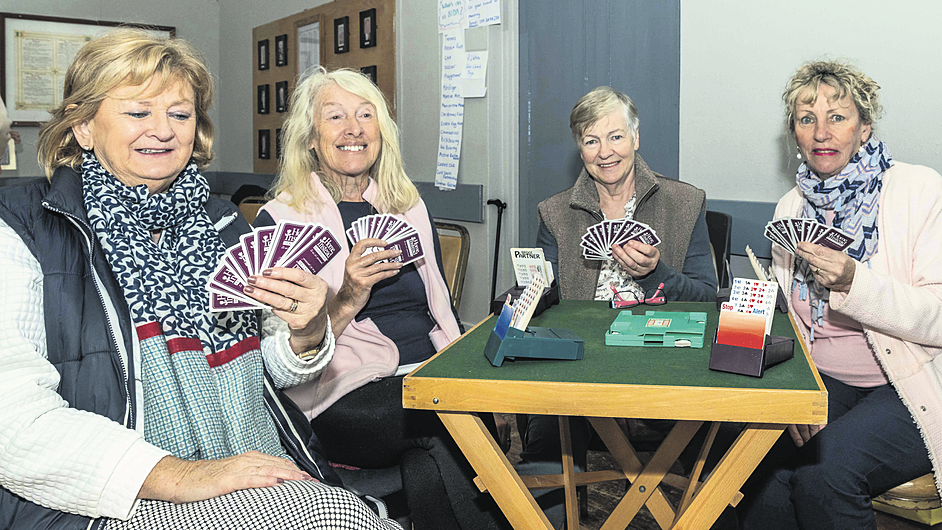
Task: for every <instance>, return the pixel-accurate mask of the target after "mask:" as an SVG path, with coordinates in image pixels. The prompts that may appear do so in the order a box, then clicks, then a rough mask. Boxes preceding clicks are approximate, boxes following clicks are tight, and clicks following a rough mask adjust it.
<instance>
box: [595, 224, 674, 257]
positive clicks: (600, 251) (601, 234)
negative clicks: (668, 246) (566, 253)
mask: <svg viewBox="0 0 942 530" xmlns="http://www.w3.org/2000/svg"><path fill="white" fill-rule="evenodd" d="M628 241H640V242H642V243H644V244H647V245H657V244H659V243H660V242H661V240H660V238H658V237H657V234H656V233H655V232H654V229H653V228H651V227H649V226H648V225H646V224H644V223H641V222H638V221H633V220H630V219H615V220H605V221H602V222H601V223H597V224H594V225H592V226H590V227H589V228H587V229H586V232H585V234H583V235H582V239H581V242H580V243H579V245H580V246H581V247H582V256H583V257H584V258H585V259H592V260H610V259H614V258H613V257H612V245H619V246H620V245H624V244H625V243H627V242H628Z"/></svg>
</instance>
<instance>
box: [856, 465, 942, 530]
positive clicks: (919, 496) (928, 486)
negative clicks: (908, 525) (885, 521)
mask: <svg viewBox="0 0 942 530" xmlns="http://www.w3.org/2000/svg"><path fill="white" fill-rule="evenodd" d="M873 508H874V509H875V510H879V511H881V512H885V513H889V514H892V515H895V516H897V517H902V518H904V519H909V520H911V521H916V522H919V523H922V524H926V525H935V524H938V523H940V522H942V500H940V499H939V492H938V491H937V490H936V487H935V477H934V476H933V475H932V473H929V474H928V475H923V476H921V477H919V478H917V479H915V480H912V481H910V482H906V483H905V484H901V485H899V486H897V487H895V488H893V489H891V490H890V491H888V492H886V493H884V494H883V495H880V496H879V497H874V499H873Z"/></svg>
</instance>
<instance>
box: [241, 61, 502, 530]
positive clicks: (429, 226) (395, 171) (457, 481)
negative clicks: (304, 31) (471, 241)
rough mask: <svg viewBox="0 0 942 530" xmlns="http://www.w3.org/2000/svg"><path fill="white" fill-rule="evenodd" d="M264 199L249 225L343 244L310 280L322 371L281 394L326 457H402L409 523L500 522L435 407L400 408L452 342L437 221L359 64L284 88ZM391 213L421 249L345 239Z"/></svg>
mask: <svg viewBox="0 0 942 530" xmlns="http://www.w3.org/2000/svg"><path fill="white" fill-rule="evenodd" d="M282 130H283V132H284V135H285V136H284V142H285V143H284V146H285V147H284V156H283V159H282V163H281V167H280V172H279V175H278V180H277V181H276V183H275V186H274V189H273V192H272V193H273V196H274V200H272V201H270V202H269V203H268V204H266V205H265V206H264V207H263V208H262V209H261V210H260V211H259V216H258V218H256V221H255V225H256V226H264V225H271V224H274V223H275V222H277V221H279V220H282V219H290V220H295V221H304V222H318V223H321V224H323V225H325V226H327V227H329V228H330V229H331V230H332V231H333V232H334V234H336V235H338V236H340V239H341V240H342V241H344V244H342V245H341V246H342V248H341V250H340V256H339V257H340V258H341V259H334V260H333V261H331V262H330V263H328V264H327V265H326V266H325V267H324V269H322V270H321V271H320V272H319V273H318V275H319V276H320V277H321V278H323V279H324V280H325V281H326V282H327V285H328V289H329V293H328V297H327V298H328V301H327V310H328V313H329V315H330V321H331V326H332V329H333V333H334V336H336V337H337V347H336V352H335V353H334V358H333V360H332V361H331V362H330V364H328V365H327V367H326V368H325V369H324V371H323V372H322V373H321V374H320V376H319V377H318V378H317V379H315V380H313V381H311V382H309V383H306V384H303V385H300V386H298V387H296V388H294V389H291V390H290V391H289V393H288V395H289V396H290V397H291V398H292V399H294V401H295V402H296V403H297V404H298V406H300V408H301V409H302V410H303V411H304V412H305V414H307V417H308V418H309V419H311V425H312V427H313V428H314V431H315V432H316V433H317V434H318V437H319V438H320V439H321V441H322V442H323V444H324V449H325V451H326V453H327V456H328V458H330V460H331V461H333V462H337V463H341V464H347V465H351V466H357V467H365V468H383V467H388V466H391V465H394V464H396V463H399V464H400V468H401V472H402V482H403V487H404V489H405V492H406V497H407V502H408V505H409V510H410V511H411V517H412V521H413V525H414V527H415V528H416V529H417V530H421V529H427V528H435V529H446V528H496V527H498V526H500V525H503V524H506V522H505V520H504V519H503V516H502V515H500V513H499V511H498V510H497V507H496V504H494V503H493V501H491V499H490V498H489V497H487V496H483V495H482V494H480V493H479V492H478V491H477V489H476V488H475V487H474V484H473V483H472V478H473V476H474V475H473V473H472V471H471V469H470V466H468V464H467V461H466V460H465V459H464V456H463V455H461V452H460V451H459V450H458V448H457V446H456V445H455V444H454V442H453V441H452V440H451V437H450V436H449V435H448V433H447V431H446V430H445V428H444V426H443V425H442V423H441V421H440V420H439V419H438V417H437V415H436V414H435V413H433V412H430V411H419V410H405V409H403V408H402V376H403V375H404V374H406V373H408V372H409V371H410V370H411V369H412V368H414V367H416V366H417V365H418V364H419V363H421V362H423V361H425V360H426V359H428V358H430V357H431V356H432V355H434V354H435V352H437V351H438V350H440V349H442V348H444V347H445V346H446V345H448V344H449V343H450V342H451V341H453V340H455V339H456V338H458V336H459V335H460V334H461V330H460V327H459V324H458V317H457V315H456V313H455V311H454V307H453V305H452V303H451V296H450V294H449V291H448V285H447V284H446V283H445V279H444V274H443V272H442V261H441V249H440V248H439V244H438V237H437V233H436V231H435V224H434V222H433V220H432V218H431V216H430V215H429V212H428V210H427V209H426V207H425V203H424V202H423V201H422V199H421V198H420V197H419V194H418V192H417V190H416V188H415V185H414V184H412V181H411V180H409V177H408V176H407V175H406V173H405V171H404V169H403V167H402V159H401V156H400V154H399V132H398V128H397V127H396V124H395V122H394V121H393V120H392V117H391V116H390V115H389V110H388V109H387V106H386V102H385V100H384V98H383V95H382V93H381V92H380V91H379V89H378V88H376V86H375V85H374V84H373V83H372V82H370V81H369V79H367V78H366V77H365V76H363V75H362V74H360V73H359V72H354V71H351V70H335V71H332V72H328V71H326V70H325V69H324V68H321V67H318V68H317V69H315V70H314V71H313V72H311V73H310V75H308V76H307V77H305V78H304V79H302V80H301V82H300V83H299V85H298V87H297V89H296V90H295V91H294V93H293V94H292V95H291V101H290V103H289V106H288V115H287V118H286V119H285V124H284V126H283V128H282ZM372 214H390V215H394V216H395V217H396V218H398V219H401V220H404V221H407V222H408V223H409V224H411V225H412V226H413V227H415V229H416V230H417V231H418V235H419V238H420V240H421V243H422V248H423V249H425V257H424V258H421V259H419V260H418V261H416V262H414V263H411V264H408V265H405V266H402V265H401V264H400V263H396V262H394V261H392V262H384V261H385V260H387V259H390V258H395V257H396V256H398V255H399V251H398V250H381V251H378V252H373V253H371V254H364V252H366V250H367V249H368V248H370V247H380V248H382V247H384V246H386V244H387V242H386V241H382V240H379V239H371V238H367V239H361V240H360V241H357V242H356V244H354V245H353V246H352V247H350V246H349V245H348V244H347V243H346V238H345V237H343V235H344V233H345V231H346V230H347V229H348V228H349V227H350V226H351V225H352V223H353V222H354V221H356V220H357V219H359V218H361V217H364V216H368V215H372Z"/></svg>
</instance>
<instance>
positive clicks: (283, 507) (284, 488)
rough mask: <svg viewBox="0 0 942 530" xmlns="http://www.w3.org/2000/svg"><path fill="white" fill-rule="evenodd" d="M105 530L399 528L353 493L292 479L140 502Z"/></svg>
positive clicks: (367, 529) (364, 529)
mask: <svg viewBox="0 0 942 530" xmlns="http://www.w3.org/2000/svg"><path fill="white" fill-rule="evenodd" d="M104 528H105V530H167V529H177V528H180V529H184V528H185V529H200V530H230V529H243V528H244V529H252V530H256V529H258V530H264V529H271V530H301V529H305V530H306V529H338V530H339V529H344V530H371V529H376V530H402V527H401V526H399V524H398V523H396V522H395V521H393V520H390V519H380V518H379V517H378V516H377V515H376V514H375V513H373V511H372V510H370V509H369V508H368V507H367V506H366V504H364V503H363V502H362V501H361V500H360V499H359V498H357V496H356V495H354V494H353V493H350V492H349V491H347V490H344V489H342V488H335V487H332V486H327V485H325V484H321V483H320V482H313V481H306V480H293V481H288V482H285V483H284V484H279V485H278V486H275V487H271V488H255V489H247V490H239V491H235V492H232V493H229V494H228V495H222V496H220V497H215V498H212V499H207V500H204V501H198V502H189V503H184V504H173V503H170V502H165V501H153V500H141V501H140V505H139V506H138V507H137V510H135V511H134V515H133V516H132V517H131V519H130V520H128V521H121V520H118V519H109V520H108V522H107V524H106V525H105V527H104Z"/></svg>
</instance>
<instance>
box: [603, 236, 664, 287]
mask: <svg viewBox="0 0 942 530" xmlns="http://www.w3.org/2000/svg"><path fill="white" fill-rule="evenodd" d="M612 256H613V257H614V258H615V261H617V262H618V264H619V265H621V266H622V267H624V268H625V270H627V271H628V274H630V275H631V277H632V278H640V277H642V276H647V275H648V274H649V273H650V272H651V271H653V270H654V268H655V267H657V262H658V260H660V259H661V251H659V250H658V249H657V247H654V246H651V245H645V244H644V243H642V242H640V241H629V242H627V243H625V244H624V245H621V246H618V245H612Z"/></svg>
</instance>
